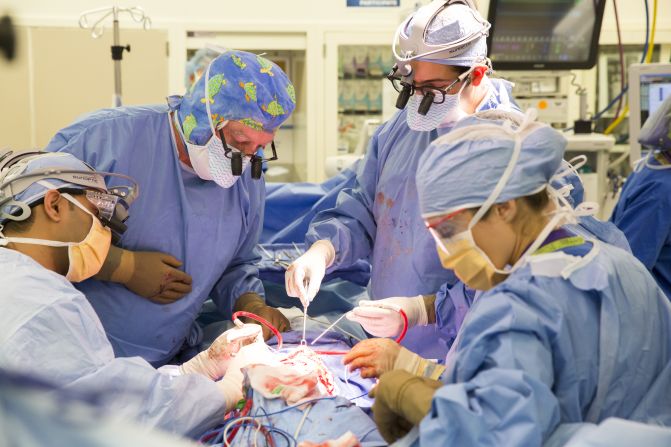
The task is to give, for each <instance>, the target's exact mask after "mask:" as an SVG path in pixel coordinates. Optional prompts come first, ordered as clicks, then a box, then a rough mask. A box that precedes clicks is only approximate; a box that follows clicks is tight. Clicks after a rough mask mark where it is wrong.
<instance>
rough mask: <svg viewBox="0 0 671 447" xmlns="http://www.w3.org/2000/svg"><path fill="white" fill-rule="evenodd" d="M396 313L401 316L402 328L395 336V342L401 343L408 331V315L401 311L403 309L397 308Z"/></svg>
mask: <svg viewBox="0 0 671 447" xmlns="http://www.w3.org/2000/svg"><path fill="white" fill-rule="evenodd" d="M398 313H399V314H401V318H403V330H402V331H401V333H400V334H398V337H396V343H401V342H402V341H403V339H404V338H405V334H406V332H408V316H407V315H406V314H405V312H403V309H399V310H398Z"/></svg>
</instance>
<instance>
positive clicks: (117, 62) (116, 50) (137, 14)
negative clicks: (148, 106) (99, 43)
mask: <svg viewBox="0 0 671 447" xmlns="http://www.w3.org/2000/svg"><path fill="white" fill-rule="evenodd" d="M124 12H125V13H128V14H129V15H130V16H131V18H132V19H133V20H134V21H135V22H137V23H142V28H144V29H145V30H148V29H149V28H151V19H150V18H149V17H148V16H147V15H146V14H145V12H144V10H143V9H142V8H140V7H139V6H133V7H130V8H119V7H118V6H106V7H104V8H98V9H91V10H89V11H84V12H83V13H82V14H81V15H80V16H79V27H80V28H85V29H90V30H91V36H93V38H94V39H97V38H99V37H100V36H102V35H103V33H104V31H105V29H104V27H103V25H104V24H103V22H104V21H105V19H107V18H108V17H110V16H112V27H113V28H112V29H113V34H114V37H113V44H112V47H111V50H112V60H113V61H114V98H113V100H112V105H113V106H114V107H120V106H121V60H122V59H123V51H124V50H126V51H128V52H130V45H126V46H122V45H120V44H119V14H120V13H124ZM96 17H97V20H95V21H94V22H93V24H92V25H91V24H89V18H92V19H93V18H96Z"/></svg>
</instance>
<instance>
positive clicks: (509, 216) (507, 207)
mask: <svg viewBox="0 0 671 447" xmlns="http://www.w3.org/2000/svg"><path fill="white" fill-rule="evenodd" d="M494 210H495V212H496V215H497V216H498V217H499V218H500V219H501V220H502V221H504V222H505V223H513V222H514V221H515V218H516V217H517V215H518V212H519V207H518V206H517V202H516V201H515V200H508V201H507V202H503V203H499V204H496V205H495V207H494Z"/></svg>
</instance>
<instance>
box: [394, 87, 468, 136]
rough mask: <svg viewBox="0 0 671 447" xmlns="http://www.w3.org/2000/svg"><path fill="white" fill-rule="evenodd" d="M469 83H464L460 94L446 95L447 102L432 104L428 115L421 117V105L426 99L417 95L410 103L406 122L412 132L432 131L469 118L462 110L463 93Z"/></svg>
mask: <svg viewBox="0 0 671 447" xmlns="http://www.w3.org/2000/svg"><path fill="white" fill-rule="evenodd" d="M466 84H467V82H463V83H462V86H461V88H460V89H459V92H458V93H455V94H454V95H445V101H443V102H442V103H441V104H431V107H429V111H428V112H427V114H426V115H420V113H419V105H420V104H421V102H422V99H424V96H422V95H418V94H417V93H415V94H414V95H412V96H411V97H410V100H409V101H408V105H407V108H408V113H407V115H406V121H407V123H408V127H410V128H411V129H412V130H419V131H424V132H426V131H430V130H433V129H436V128H438V127H441V126H442V125H446V124H451V123H455V122H457V121H459V120H460V119H462V118H464V117H466V116H468V113H466V112H464V111H463V110H462V108H461V92H462V91H463V90H464V87H466Z"/></svg>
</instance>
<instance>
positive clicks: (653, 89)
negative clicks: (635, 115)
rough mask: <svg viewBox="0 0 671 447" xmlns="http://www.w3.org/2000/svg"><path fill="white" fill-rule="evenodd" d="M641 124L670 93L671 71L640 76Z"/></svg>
mask: <svg viewBox="0 0 671 447" xmlns="http://www.w3.org/2000/svg"><path fill="white" fill-rule="evenodd" d="M640 95H641V125H643V124H644V123H645V120H647V119H648V117H649V116H650V115H651V114H652V113H654V112H655V110H657V108H658V107H659V106H660V105H661V104H662V101H664V100H665V99H666V98H667V97H668V96H669V95H671V72H669V73H663V74H642V75H641V77H640Z"/></svg>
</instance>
